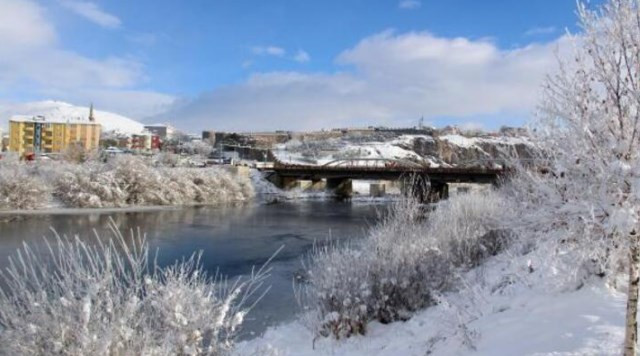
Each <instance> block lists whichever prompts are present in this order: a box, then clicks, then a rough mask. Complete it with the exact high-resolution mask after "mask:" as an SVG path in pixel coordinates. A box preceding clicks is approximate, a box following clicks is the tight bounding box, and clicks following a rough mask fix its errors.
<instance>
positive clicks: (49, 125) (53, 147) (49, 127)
mask: <svg viewBox="0 0 640 356" xmlns="http://www.w3.org/2000/svg"><path fill="white" fill-rule="evenodd" d="M101 131H102V127H101V126H100V124H98V123H96V122H95V120H94V119H93V110H92V112H91V114H90V116H89V121H88V122H87V121H81V120H77V119H76V120H66V121H62V120H47V119H46V118H45V117H42V116H32V117H29V116H14V117H12V118H11V119H9V151H12V152H18V153H19V154H20V155H23V154H25V153H35V152H41V153H52V152H61V151H63V150H64V149H65V148H67V147H69V145H72V144H75V145H80V146H81V147H83V148H84V149H86V150H92V149H96V148H98V145H99V144H100V134H101Z"/></svg>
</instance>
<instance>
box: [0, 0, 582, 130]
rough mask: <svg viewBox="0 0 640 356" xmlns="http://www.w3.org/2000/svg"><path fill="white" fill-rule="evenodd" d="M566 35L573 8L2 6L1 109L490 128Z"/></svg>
mask: <svg viewBox="0 0 640 356" xmlns="http://www.w3.org/2000/svg"><path fill="white" fill-rule="evenodd" d="M592 3H593V1H592ZM567 31H569V32H571V33H575V32H576V31H578V27H577V19H576V16H575V1H574V0H535V1H513V0H484V1H477V0H447V1H444V0H379V1H378V0H376V1H374V0H251V1H249V0H188V1H187V0H185V1H175V0H136V1H130V0H109V1H107V0H96V1H84V0H0V107H1V106H4V107H5V109H6V108H12V107H20V106H19V105H21V103H25V102H31V101H37V100H46V99H52V100H60V101H65V102H69V103H72V104H75V105H83V106H87V105H88V103H90V102H92V103H94V105H95V106H96V108H100V109H102V110H107V111H113V112H116V113H119V114H123V115H126V116H129V117H131V118H133V119H136V120H140V121H144V122H156V121H160V122H170V123H172V124H174V125H175V126H177V127H179V128H182V129H185V130H187V131H191V132H198V131H200V130H204V129H212V130H238V131H251V130H254V131H258V130H276V129H283V130H305V129H322V128H325V129H327V128H332V127H352V126H379V125H384V126H392V127H400V126H414V125H417V124H418V120H420V118H424V121H425V122H426V123H429V124H432V125H435V126H444V125H458V126H461V127H473V128H485V129H494V128H497V127H499V126H501V125H511V126H516V125H522V124H524V123H525V122H526V121H527V120H528V119H529V118H530V117H531V115H532V113H533V112H534V111H535V106H536V103H537V101H538V92H539V88H540V86H541V84H542V80H543V78H544V76H545V74H546V73H548V72H550V71H552V70H553V69H554V68H555V66H556V58H555V55H554V52H555V50H556V49H557V48H559V47H562V46H563V44H564V45H566V42H567V38H566V33H567ZM8 111H10V110H5V111H3V112H8Z"/></svg>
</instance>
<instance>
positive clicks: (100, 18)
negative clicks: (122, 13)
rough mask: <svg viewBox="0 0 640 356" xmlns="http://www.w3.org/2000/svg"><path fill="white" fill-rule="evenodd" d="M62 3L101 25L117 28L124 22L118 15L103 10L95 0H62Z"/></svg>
mask: <svg viewBox="0 0 640 356" xmlns="http://www.w3.org/2000/svg"><path fill="white" fill-rule="evenodd" d="M60 3H61V4H62V5H63V6H64V7H66V8H67V9H69V10H71V11H73V12H75V13H76V14H78V15H80V16H82V17H84V18H85V19H87V20H89V21H91V22H93V23H95V24H97V25H99V26H102V27H105V28H110V29H116V28H119V27H120V25H121V24H122V22H121V21H120V19H119V18H118V17H116V16H115V15H112V14H110V13H108V12H106V11H104V10H102V9H101V8H100V7H99V6H98V5H97V4H95V3H93V2H89V1H82V0H61V1H60Z"/></svg>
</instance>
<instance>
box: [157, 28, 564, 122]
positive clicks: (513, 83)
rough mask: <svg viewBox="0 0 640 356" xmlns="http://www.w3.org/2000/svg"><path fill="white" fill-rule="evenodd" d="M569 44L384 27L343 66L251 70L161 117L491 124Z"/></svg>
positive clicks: (522, 109) (532, 92) (518, 108)
mask: <svg viewBox="0 0 640 356" xmlns="http://www.w3.org/2000/svg"><path fill="white" fill-rule="evenodd" d="M565 41H568V40H567V39H565V38H560V39H558V40H556V41H554V42H552V43H546V44H532V45H528V46H526V47H521V48H515V49H510V50H501V49H499V48H498V47H497V46H496V45H495V44H494V43H492V42H490V41H487V40H475V41H473V40H469V39H465V38H442V37H437V36H435V35H433V34H431V33H428V32H410V33H403V34H397V33H394V32H392V31H385V32H382V33H379V34H376V35H373V36H370V37H367V38H365V39H363V40H361V41H360V42H359V43H358V44H356V45H355V46H354V47H353V48H350V49H347V50H345V51H343V52H342V53H341V54H339V55H338V56H337V58H336V64H337V65H338V67H339V68H340V70H339V71H336V72H333V73H311V74H309V73H301V72H292V71H289V72H268V73H254V74H253V75H251V77H250V78H249V79H248V80H247V81H246V82H243V83H240V84H236V85H230V86H225V87H221V88H217V89H215V90H213V91H211V92H208V93H204V94H202V95H201V96H200V97H198V98H195V99H193V100H187V101H182V102H180V103H179V104H177V105H175V106H174V107H173V109H172V110H170V111H169V112H168V113H165V114H163V115H161V116H159V119H164V120H171V121H174V122H176V124H177V125H178V126H180V127H182V128H185V129H190V130H198V129H200V128H202V129H204V128H206V129H214V130H267V129H291V130H300V129H319V128H330V127H344V126H355V125H392V126H393V125H406V124H407V123H408V122H416V121H417V119H418V118H420V117H421V116H424V118H425V119H427V120H432V119H434V118H440V117H454V118H459V119H460V123H461V124H462V123H465V122H467V121H473V122H475V124H479V125H484V126H487V127H492V126H494V125H492V122H489V121H490V117H491V116H493V115H513V116H514V117H523V116H527V115H528V114H529V113H530V112H531V110H532V109H533V107H534V105H535V103H536V102H537V99H538V91H539V88H540V86H541V84H542V80H543V78H544V76H545V74H546V73H547V72H549V70H550V69H552V68H554V65H555V57H554V49H555V48H556V47H557V46H561V45H562V43H563V42H565ZM483 118H484V119H483ZM482 120H484V121H482Z"/></svg>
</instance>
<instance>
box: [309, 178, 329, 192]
mask: <svg viewBox="0 0 640 356" xmlns="http://www.w3.org/2000/svg"><path fill="white" fill-rule="evenodd" d="M326 188H327V181H325V180H322V179H313V180H311V190H313V191H322V190H325V189H326Z"/></svg>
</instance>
